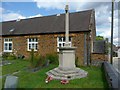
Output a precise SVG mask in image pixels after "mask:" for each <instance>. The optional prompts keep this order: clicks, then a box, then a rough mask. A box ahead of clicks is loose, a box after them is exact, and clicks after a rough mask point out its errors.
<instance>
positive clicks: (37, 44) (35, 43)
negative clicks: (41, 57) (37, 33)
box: [27, 38, 38, 51]
mask: <svg viewBox="0 0 120 90" xmlns="http://www.w3.org/2000/svg"><path fill="white" fill-rule="evenodd" d="M29 39H30V38H28V39H27V51H31V49H29V44H31V45H32V44H34V45H36V44H37V49H38V41H36V42H34V41H32V42H29ZM33 39H35V38H33ZM34 51H37V50H36V47H35V46H34Z"/></svg>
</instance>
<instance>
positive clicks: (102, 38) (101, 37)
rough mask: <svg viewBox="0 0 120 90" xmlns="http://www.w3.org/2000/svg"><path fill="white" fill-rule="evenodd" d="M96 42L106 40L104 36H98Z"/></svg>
mask: <svg viewBox="0 0 120 90" xmlns="http://www.w3.org/2000/svg"><path fill="white" fill-rule="evenodd" d="M96 40H97V41H98V40H104V37H103V36H96Z"/></svg>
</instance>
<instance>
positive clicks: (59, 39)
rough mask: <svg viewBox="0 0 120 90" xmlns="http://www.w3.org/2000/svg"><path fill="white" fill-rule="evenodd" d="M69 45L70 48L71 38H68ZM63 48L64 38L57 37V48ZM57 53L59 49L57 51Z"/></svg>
mask: <svg viewBox="0 0 120 90" xmlns="http://www.w3.org/2000/svg"><path fill="white" fill-rule="evenodd" d="M69 44H70V47H71V46H72V38H71V37H69ZM64 46H65V37H57V47H64ZM57 51H58V52H59V49H57Z"/></svg>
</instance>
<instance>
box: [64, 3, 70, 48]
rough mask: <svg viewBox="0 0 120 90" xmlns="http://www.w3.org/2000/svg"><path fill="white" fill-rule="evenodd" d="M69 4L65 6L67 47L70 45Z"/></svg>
mask: <svg viewBox="0 0 120 90" xmlns="http://www.w3.org/2000/svg"><path fill="white" fill-rule="evenodd" d="M68 10H69V6H68V5H66V7H65V13H66V14H65V47H69V46H70V45H69V12H68Z"/></svg>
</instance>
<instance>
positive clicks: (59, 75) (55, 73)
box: [46, 47, 87, 80]
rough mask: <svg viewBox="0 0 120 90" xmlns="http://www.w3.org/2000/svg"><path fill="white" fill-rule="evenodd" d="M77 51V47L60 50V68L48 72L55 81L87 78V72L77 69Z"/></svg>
mask: <svg viewBox="0 0 120 90" xmlns="http://www.w3.org/2000/svg"><path fill="white" fill-rule="evenodd" d="M75 49H76V47H63V48H59V66H58V67H57V68H54V69H52V70H50V71H48V72H47V73H46V74H47V75H49V76H51V77H52V78H53V79H60V80H63V79H66V80H71V79H76V78H83V77H86V76H87V72H86V71H84V70H82V69H80V68H77V67H76V65H75Z"/></svg>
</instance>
